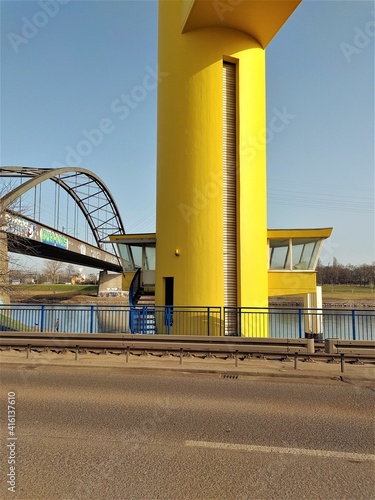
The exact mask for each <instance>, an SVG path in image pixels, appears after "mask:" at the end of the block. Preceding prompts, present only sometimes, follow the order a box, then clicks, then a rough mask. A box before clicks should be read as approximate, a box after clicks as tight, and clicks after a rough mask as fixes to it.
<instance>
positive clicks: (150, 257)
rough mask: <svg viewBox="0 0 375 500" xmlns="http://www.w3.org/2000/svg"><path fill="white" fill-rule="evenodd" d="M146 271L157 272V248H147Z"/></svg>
mask: <svg viewBox="0 0 375 500" xmlns="http://www.w3.org/2000/svg"><path fill="white" fill-rule="evenodd" d="M145 251H146V256H145V269H146V270H148V271H155V247H146V248H145Z"/></svg>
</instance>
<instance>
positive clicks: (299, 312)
mask: <svg viewBox="0 0 375 500" xmlns="http://www.w3.org/2000/svg"><path fill="white" fill-rule="evenodd" d="M298 336H299V338H300V339H301V338H302V309H301V308H299V309H298Z"/></svg>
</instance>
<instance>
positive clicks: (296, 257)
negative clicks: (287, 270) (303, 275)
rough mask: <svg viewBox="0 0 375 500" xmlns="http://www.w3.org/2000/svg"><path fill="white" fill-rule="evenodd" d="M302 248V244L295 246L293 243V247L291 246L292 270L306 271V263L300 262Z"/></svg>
mask: <svg viewBox="0 0 375 500" xmlns="http://www.w3.org/2000/svg"><path fill="white" fill-rule="evenodd" d="M304 246H305V245H304V244H302V243H299V244H295V243H294V241H293V245H292V253H293V269H296V270H303V269H307V265H308V263H307V262H303V261H302V252H303V249H304Z"/></svg>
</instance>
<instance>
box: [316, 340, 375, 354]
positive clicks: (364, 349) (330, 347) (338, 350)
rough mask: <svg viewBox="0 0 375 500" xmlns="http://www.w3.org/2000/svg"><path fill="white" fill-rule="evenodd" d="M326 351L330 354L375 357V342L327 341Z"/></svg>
mask: <svg viewBox="0 0 375 500" xmlns="http://www.w3.org/2000/svg"><path fill="white" fill-rule="evenodd" d="M324 350H325V352H326V353H328V354H361V355H362V354H363V355H366V356H370V357H375V341H371V340H369V341H365V340H339V339H326V340H325V349H324Z"/></svg>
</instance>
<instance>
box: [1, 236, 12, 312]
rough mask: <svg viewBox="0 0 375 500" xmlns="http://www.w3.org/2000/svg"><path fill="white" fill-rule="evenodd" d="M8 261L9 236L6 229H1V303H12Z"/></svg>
mask: <svg viewBox="0 0 375 500" xmlns="http://www.w3.org/2000/svg"><path fill="white" fill-rule="evenodd" d="M8 263H9V257H8V238H7V234H6V233H5V232H4V231H0V305H1V304H9V303H10V297H9V269H8Z"/></svg>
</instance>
